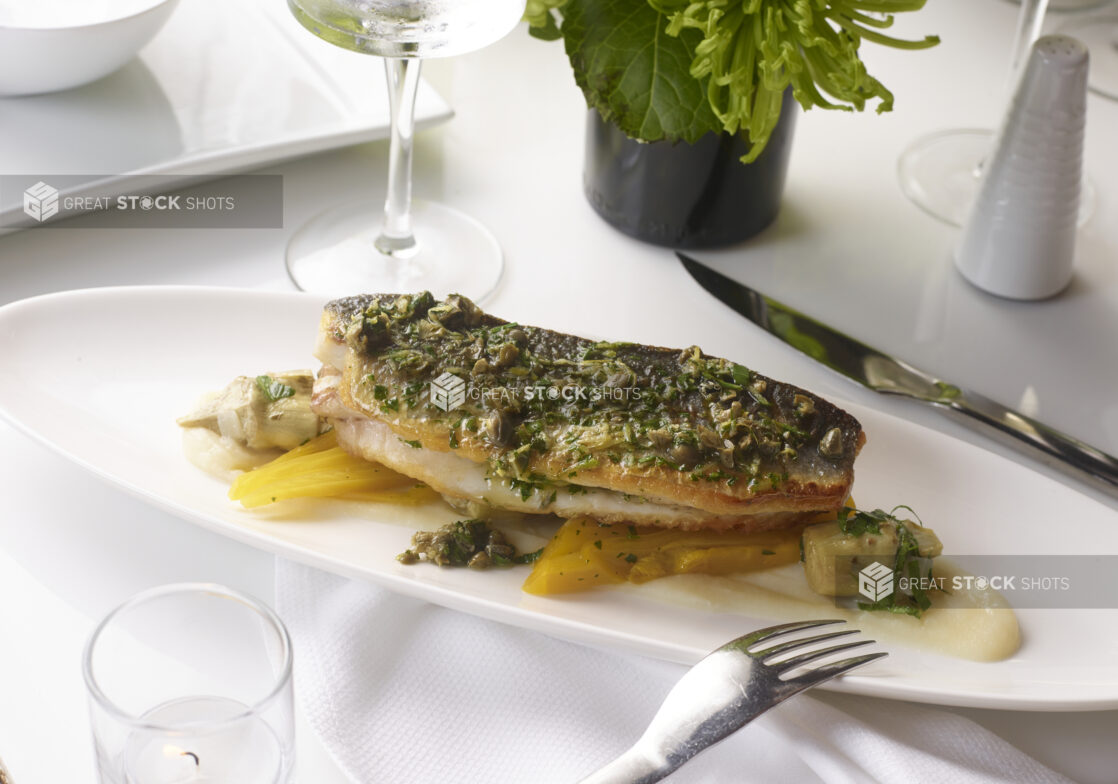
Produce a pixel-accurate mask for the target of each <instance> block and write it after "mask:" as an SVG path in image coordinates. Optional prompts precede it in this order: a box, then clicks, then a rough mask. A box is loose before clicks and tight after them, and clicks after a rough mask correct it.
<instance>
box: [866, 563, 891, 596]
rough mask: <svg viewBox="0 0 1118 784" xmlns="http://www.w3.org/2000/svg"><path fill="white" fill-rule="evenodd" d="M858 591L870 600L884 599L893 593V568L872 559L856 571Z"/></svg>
mask: <svg viewBox="0 0 1118 784" xmlns="http://www.w3.org/2000/svg"><path fill="white" fill-rule="evenodd" d="M858 593H860V594H862V596H864V597H866V598H867V599H869V600H870V601H871V602H877V601H880V600H882V599H884V598H885V597H886V596H888V595H889V594H891V593H893V570H892V569H890V568H889V567H888V566H886V565H885V564H883V563H878V562H877V561H874V562H873V563H871V564H870V565H869V566H867V567H866V568H865V569H863V570H862V571H860V572H858Z"/></svg>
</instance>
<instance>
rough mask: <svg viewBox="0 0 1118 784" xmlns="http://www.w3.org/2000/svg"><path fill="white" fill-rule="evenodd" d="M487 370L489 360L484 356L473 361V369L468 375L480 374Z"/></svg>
mask: <svg viewBox="0 0 1118 784" xmlns="http://www.w3.org/2000/svg"><path fill="white" fill-rule="evenodd" d="M488 372H489V362H488V361H486V359H485V358H484V357H482V358H481V359H479V360H478V361H477V362H475V363H474V369H473V370H471V371H470V375H473V376H480V375H482V374H484V373H488Z"/></svg>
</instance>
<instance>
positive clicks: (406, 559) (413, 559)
mask: <svg viewBox="0 0 1118 784" xmlns="http://www.w3.org/2000/svg"><path fill="white" fill-rule="evenodd" d="M396 560H397V561H399V562H400V563H402V564H405V565H408V566H410V565H411V564H413V563H419V554H418V553H417V552H416V551H415V550H404V552H402V553H400V554H399V555H397V556H396Z"/></svg>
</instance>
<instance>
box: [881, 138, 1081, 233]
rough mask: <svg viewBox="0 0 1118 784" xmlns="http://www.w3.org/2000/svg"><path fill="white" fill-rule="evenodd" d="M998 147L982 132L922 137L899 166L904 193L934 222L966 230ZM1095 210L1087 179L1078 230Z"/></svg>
mask: <svg viewBox="0 0 1118 784" xmlns="http://www.w3.org/2000/svg"><path fill="white" fill-rule="evenodd" d="M993 144H994V132H993V131H989V130H982V129H977V128H966V129H957V130H949V131H939V132H937V133H931V134H928V135H927V136H922V137H920V138H919V139H917V140H916V141H914V142H913V143H912V144H910V145H909V146H908V148H907V149H906V150H905V151H904V152H903V153H902V154H901V157H900V160H899V161H898V162H897V178H898V179H899V180H900V184H901V190H903V191H904V194H905V196H907V197H908V198H909V199H910V200H911V201H912V202H913V203H914V204H915V205H916V206H917V207H919V208H920V209H922V210H924V212H926V213H928V214H929V215H931V216H932V217H933V218H937V219H939V220H941V221H943V222H944V223H947V224H949V225H951V226H962V225H963V224H964V223H965V222H966V220H967V217H968V216H969V215H970V209H971V206H972V205H973V204H974V200H975V198H977V196H978V186H979V185H980V184H981V182H982V166H983V164H984V162H985V161H986V158H987V157H989V155H990V149H991V147H992V145H993ZM1094 207H1095V189H1094V186H1093V185H1092V184H1091V181H1090V180H1088V179H1087V178H1086V177H1084V178H1083V184H1082V187H1081V189H1080V193H1079V218H1078V225H1079V226H1082V225H1083V224H1085V223H1086V222H1087V220H1088V219H1089V218H1090V217H1091V214H1092V213H1093V212H1094Z"/></svg>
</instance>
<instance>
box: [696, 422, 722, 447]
mask: <svg viewBox="0 0 1118 784" xmlns="http://www.w3.org/2000/svg"><path fill="white" fill-rule="evenodd" d="M699 443H700V444H702V445H703V446H705V447H707V448H708V449H721V448H722V447H723V446H724V444H723V443H722V436H720V435H718V433H716V432H714V431H713V430H711V429H710V428H709V427H706V426H705V425H699Z"/></svg>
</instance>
